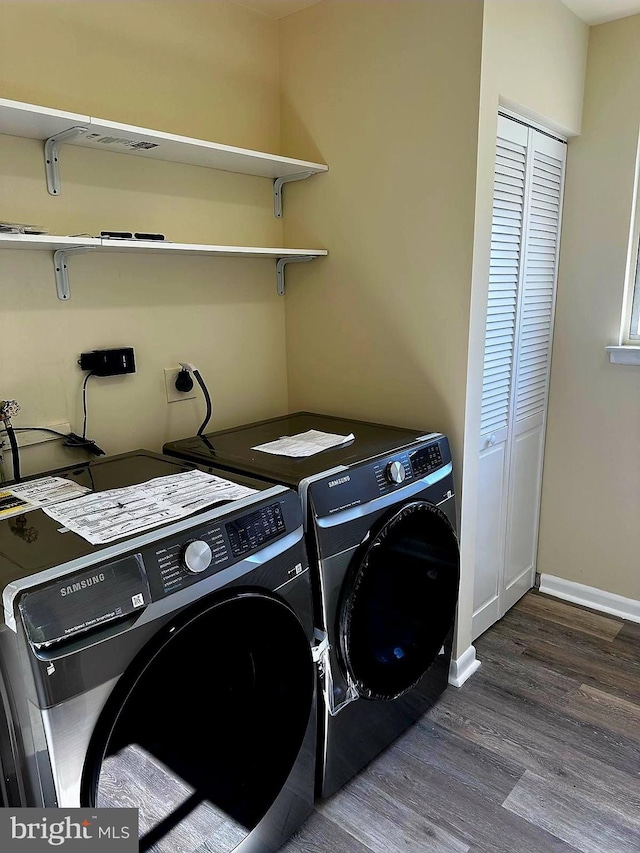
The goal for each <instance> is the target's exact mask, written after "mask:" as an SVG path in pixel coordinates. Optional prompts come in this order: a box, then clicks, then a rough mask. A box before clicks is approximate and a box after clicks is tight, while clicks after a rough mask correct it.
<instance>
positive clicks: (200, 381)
mask: <svg viewBox="0 0 640 853" xmlns="http://www.w3.org/2000/svg"><path fill="white" fill-rule="evenodd" d="M180 367H181V368H182V370H181V371H180V373H179V374H178V376H179V377H180V376H181V375H182V374H183V373H185V372H188V373H191V374H193V377H194V379H195V380H196V382H197V383H198V385H199V386H200V388H201V389H202V393H203V395H204V401H205V403H206V405H207V412H206V415H205V417H204V420H203V421H202V423H201V424H200V429H199V430H198V432H197V433H196V435H202V433H203V432H204V431H205V429H206V428H207V424H208V423H209V421H210V420H211V415H212V414H213V406H212V405H211V396H210V394H209V390H208V388H207V386H206V385H205V383H204V379H203V378H202V376H201V374H200V371H199V370H198V368H197V367H196V366H195V365H194V364H187V363H185V362H182V361H181V362H180ZM183 384H184V383H183ZM176 388H178V383H177V380H176ZM178 390H179V391H181V390H183V389H182V388H178ZM185 390H191V389H187V388H186V386H185Z"/></svg>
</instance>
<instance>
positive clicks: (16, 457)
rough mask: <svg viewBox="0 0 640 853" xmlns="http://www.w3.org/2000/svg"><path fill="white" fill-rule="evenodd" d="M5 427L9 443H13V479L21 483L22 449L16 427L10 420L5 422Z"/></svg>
mask: <svg viewBox="0 0 640 853" xmlns="http://www.w3.org/2000/svg"><path fill="white" fill-rule="evenodd" d="M4 428H5V429H6V431H7V435H8V436H9V444H10V445H11V462H12V465H13V479H14V480H15V481H16V483H19V482H20V480H21V477H20V451H19V450H18V442H17V440H16V434H15V432H14V428H13V427H12V426H11V424H10V423H9V422H8V421H5V422H4Z"/></svg>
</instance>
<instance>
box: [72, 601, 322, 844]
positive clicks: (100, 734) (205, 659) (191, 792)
mask: <svg viewBox="0 0 640 853" xmlns="http://www.w3.org/2000/svg"><path fill="white" fill-rule="evenodd" d="M313 696H314V668H313V662H312V659H311V650H310V644H309V640H308V637H307V635H306V633H305V631H304V629H303V627H302V625H301V623H300V621H299V620H298V618H297V617H296V615H295V614H294V613H293V611H292V610H291V609H290V608H289V607H288V606H287V605H286V604H285V603H284V602H282V601H281V600H280V599H277V598H275V597H272V596H270V595H268V594H261V593H257V592H245V593H239V594H236V595H235V596H234V597H232V598H227V599H223V600H218V601H215V603H209V606H204V607H199V608H197V609H196V610H195V612H194V610H193V609H190V610H187V611H186V612H184V613H183V614H182V618H179V619H177V620H176V621H172V622H169V623H167V624H165V626H164V627H163V628H162V629H160V631H159V633H158V635H156V637H155V639H154V640H153V641H151V643H150V645H149V647H148V648H147V649H146V650H144V651H143V652H142V653H141V654H140V655H139V656H138V658H137V659H136V660H134V662H133V663H132V665H131V666H130V667H129V670H127V671H126V672H125V674H124V675H123V676H122V678H121V681H120V682H119V684H118V685H117V689H116V690H115V692H114V694H113V696H112V697H111V698H110V701H109V703H108V704H107V706H106V707H105V709H104V711H103V713H102V717H101V718H100V721H99V723H98V725H97V727H96V730H95V733H94V737H93V741H92V744H91V748H90V750H89V753H88V756H87V764H86V767H85V772H84V777H83V796H82V799H83V802H84V804H86V805H95V806H106V807H118V806H134V807H137V808H138V809H139V812H140V850H141V851H145V850H153V851H166V853H174V851H178V850H179V851H185V852H186V853H189V851H191V850H194V851H195V850H196V849H198V848H199V847H200V846H201V845H202V844H204V843H205V842H208V846H207V848H206V849H211V850H216V851H221V853H222V851H227V850H232V849H234V848H235V847H236V846H237V845H238V844H240V843H241V842H243V841H245V839H246V838H247V837H248V836H249V835H250V833H251V831H252V830H253V829H254V827H256V825H257V824H258V823H259V822H260V821H261V819H262V818H263V817H264V816H265V815H266V814H267V812H268V811H269V809H270V808H271V806H272V805H273V804H274V802H275V801H276V799H277V798H278V797H279V795H280V793H281V791H282V789H283V786H284V785H285V782H286V780H287V778H288V776H289V774H290V773H291V770H292V768H293V766H294V764H295V763H296V761H297V759H298V754H299V751H300V749H301V746H302V744H303V740H304V738H305V732H306V730H307V727H308V724H309V719H310V714H311V711H312V708H313ZM289 807H290V808H291V807H292V806H291V804H289ZM245 847H246V845H245V846H243V848H242V849H245ZM248 849H251V845H249V848H248Z"/></svg>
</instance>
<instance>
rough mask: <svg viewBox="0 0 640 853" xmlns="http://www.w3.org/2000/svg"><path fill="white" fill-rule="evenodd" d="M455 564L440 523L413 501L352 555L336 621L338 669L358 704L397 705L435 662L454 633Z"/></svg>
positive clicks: (450, 533) (451, 540)
mask: <svg viewBox="0 0 640 853" xmlns="http://www.w3.org/2000/svg"><path fill="white" fill-rule="evenodd" d="M459 578H460V556H459V549H458V541H457V538H456V535H455V532H454V530H453V527H452V526H451V523H450V522H449V520H448V518H447V516H446V515H445V514H444V513H443V512H442V511H441V510H439V509H438V508H437V507H436V506H434V505H433V504H430V503H428V502H426V501H415V502H412V503H409V504H406V505H404V506H403V507H402V508H400V509H398V510H396V511H395V512H394V513H393V514H392V515H391V516H390V517H387V518H386V519H385V520H384V521H383V523H382V524H381V526H380V527H379V528H378V530H377V533H376V534H375V535H373V534H372V535H371V537H370V538H368V539H367V540H365V542H364V543H363V545H362V546H361V548H360V549H359V551H357V552H356V554H355V555H354V558H353V561H352V563H351V566H350V568H349V572H348V574H347V579H346V581H345V584H344V587H343V593H342V600H341V606H340V608H339V613H338V626H337V627H338V636H339V637H340V648H341V653H342V658H343V663H344V665H345V666H346V669H347V672H348V673H349V675H350V677H351V679H352V681H353V682H354V684H355V686H356V688H357V690H358V693H359V695H360V696H362V697H363V698H365V699H396V698H398V697H399V696H401V695H402V694H403V693H406V692H407V691H408V690H410V689H411V688H412V687H414V686H415V685H416V684H417V683H418V681H420V679H421V678H422V676H423V675H424V674H425V673H426V672H427V670H428V669H429V667H430V666H431V664H432V663H433V662H434V661H435V659H436V657H437V656H438V653H439V652H440V650H441V649H442V646H443V644H444V642H445V640H446V638H447V635H448V634H449V631H450V629H451V627H452V625H453V621H454V616H455V608H456V603H457V599H458V583H459Z"/></svg>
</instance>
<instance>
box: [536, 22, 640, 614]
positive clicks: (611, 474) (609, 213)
mask: <svg viewBox="0 0 640 853" xmlns="http://www.w3.org/2000/svg"><path fill="white" fill-rule="evenodd" d="M639 44H640V16H635V17H632V18H625V19H624V20H621V21H616V22H614V23H610V24H603V25H601V26H598V27H594V28H592V30H591V37H590V44H589V64H588V73H587V82H586V91H585V106H584V122H583V132H582V136H581V137H580V138H579V139H576V140H574V141H572V142H571V145H570V149H569V161H568V170H567V183H566V190H565V206H564V223H563V236H562V249H561V258H560V287H559V290H558V303H557V310H556V331H555V344H554V351H553V364H552V374H551V402H550V410H549V422H548V429H547V446H546V463H545V473H544V485H543V500H542V521H541V530H540V546H539V557H538V569H539V571H541V572H547V573H549V574H552V575H556V576H559V577H562V578H566V579H568V580H571V581H576V582H578V583H581V584H586V585H588V586H593V587H596V588H599V589H603V590H607V591H609V592H613V593H617V594H619V595H623V596H626V597H629V598H632V599H640V572H639V571H638V559H639V558H638V555H639V554H640V523H639V518H640V369H639V368H638V367H632V366H631V367H630V366H619V365H612V364H610V363H609V362H608V359H607V356H606V353H605V351H604V347H605V346H606V345H608V344H617V343H618V334H619V331H620V318H621V313H622V301H623V295H624V284H625V265H626V260H627V248H628V237H629V229H630V221H631V206H632V196H633V189H634V168H635V159H636V149H637V144H638V128H639V125H640V106H639V104H638V90H639V88H640V54H639V52H638V45H639Z"/></svg>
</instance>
